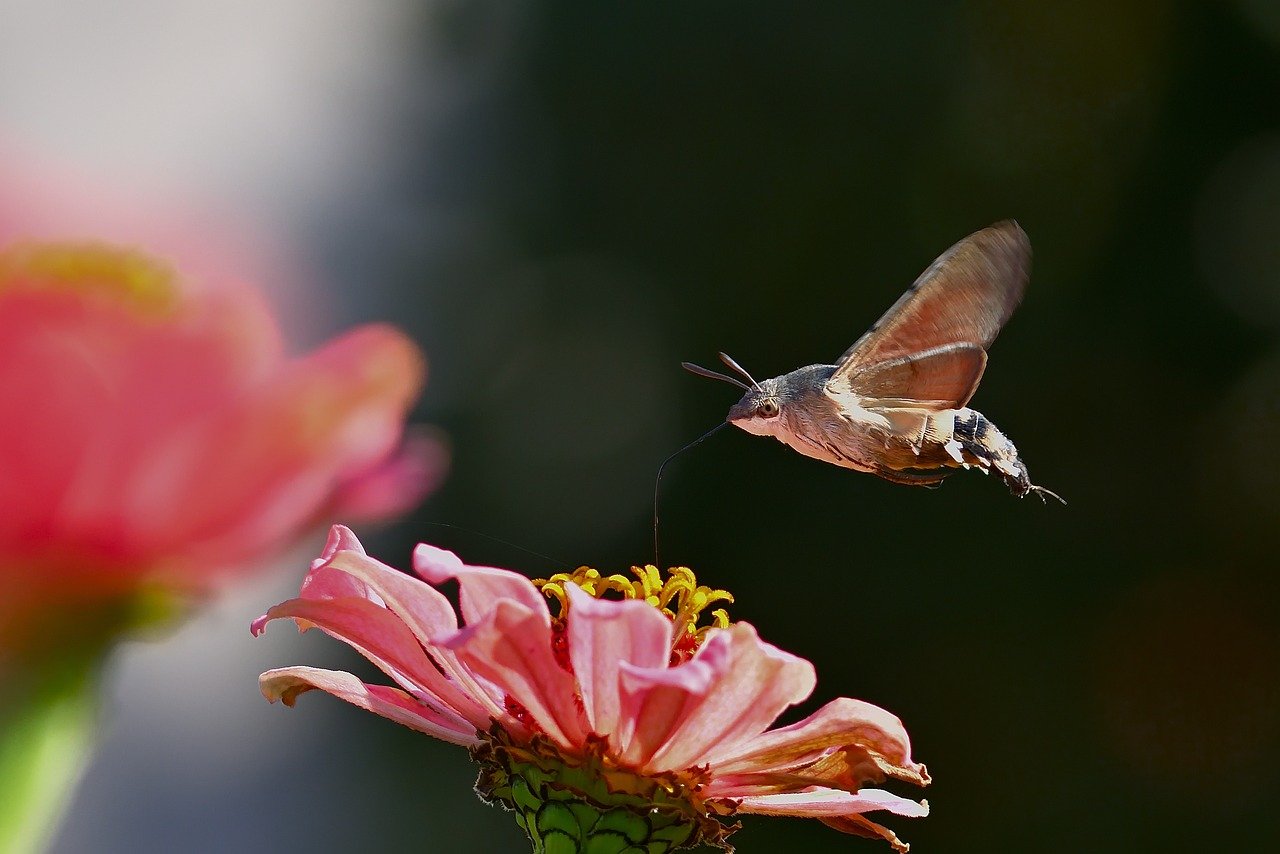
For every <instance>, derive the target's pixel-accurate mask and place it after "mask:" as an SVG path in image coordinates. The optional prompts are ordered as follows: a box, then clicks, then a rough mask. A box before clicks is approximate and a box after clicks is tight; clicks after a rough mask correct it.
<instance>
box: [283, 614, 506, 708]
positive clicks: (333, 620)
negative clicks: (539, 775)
mask: <svg viewBox="0 0 1280 854" xmlns="http://www.w3.org/2000/svg"><path fill="white" fill-rule="evenodd" d="M281 617H292V618H293V619H294V620H295V621H297V622H298V625H299V627H300V628H301V629H303V630H305V629H307V628H310V627H311V626H318V627H319V628H320V629H322V630H323V631H324V632H325V633H326V634H329V635H331V636H333V637H335V638H337V639H339V640H341V641H343V642H344V643H347V644H349V645H350V646H351V647H353V648H354V649H356V650H357V651H358V652H359V653H360V654H361V655H363V656H364V657H365V658H367V659H369V660H370V661H371V662H373V664H374V665H376V666H377V667H378V669H379V670H381V671H382V672H384V673H386V674H387V675H388V676H390V677H391V678H392V679H394V680H395V681H396V682H398V683H399V684H400V685H401V686H403V687H405V688H407V689H409V690H410V691H411V692H412V693H413V694H414V695H415V696H418V697H419V698H420V699H422V698H425V699H428V700H430V701H431V702H433V703H437V704H439V705H440V706H442V707H446V708H450V709H451V710H452V711H453V712H455V713H456V714H457V715H459V716H460V717H462V718H464V719H466V720H468V721H470V722H471V723H472V724H473V725H474V726H476V727H480V726H487V724H488V719H489V710H488V709H487V708H486V707H483V706H481V704H480V703H479V702H478V701H477V699H476V698H475V697H472V696H471V695H469V694H467V693H465V692H463V691H461V690H460V689H459V688H458V686H457V685H455V684H454V683H452V682H450V681H449V680H448V679H446V678H445V676H444V675H443V674H442V673H441V672H440V671H439V670H437V669H436V667H435V665H433V664H432V662H431V660H430V659H428V658H427V655H426V653H424V652H423V650H422V647H421V646H420V645H419V644H418V641H417V639H416V638H415V637H414V636H413V633H412V632H410V631H409V629H408V628H407V627H406V626H405V624H404V623H403V622H401V621H400V620H399V619H398V618H397V617H396V616H395V615H394V614H392V613H391V612H390V611H388V610H387V609H385V608H382V607H379V606H377V605H375V604H373V603H372V602H370V601H368V600H367V599H356V598H348V599H325V600H316V599H290V600H288V601H287V602H282V603H280V604H279V605H276V606H275V607H274V608H271V609H270V610H269V611H267V614H266V618H267V619H271V620H273V619H278V618H281ZM446 698H447V699H446Z"/></svg>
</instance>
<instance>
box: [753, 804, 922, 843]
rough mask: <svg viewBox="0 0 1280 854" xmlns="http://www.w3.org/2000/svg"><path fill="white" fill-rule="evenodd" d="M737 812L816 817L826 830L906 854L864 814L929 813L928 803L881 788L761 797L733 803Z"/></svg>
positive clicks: (893, 836)
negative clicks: (878, 842) (880, 842)
mask: <svg viewBox="0 0 1280 854" xmlns="http://www.w3.org/2000/svg"><path fill="white" fill-rule="evenodd" d="M735 803H736V804H737V811H738V812H740V813H757V814H759V815H789V816H798V817H801V818H817V819H820V820H821V821H822V823H823V824H826V825H827V826H829V827H833V828H835V829H836V830H839V831H842V832H844V833H851V834H853V835H855V836H866V837H870V838H873V839H877V838H878V839H883V840H885V841H886V842H888V843H889V844H890V845H892V846H893V850H894V851H896V852H898V854H906V852H907V851H908V850H910V848H911V846H910V845H907V844H906V843H905V842H903V841H902V840H901V839H899V838H898V836H897V834H895V833H894V832H893V831H892V830H890V829H889V828H887V827H884V826H882V825H879V824H876V823H875V822H874V821H871V820H869V819H867V818H866V817H865V816H864V815H862V814H863V813H866V812H872V811H874V810H888V811H889V812H892V813H896V814H898V815H905V816H911V817H913V818H919V817H923V816H926V815H928V814H929V804H928V802H927V801H920V802H916V801H912V800H909V799H907V798H900V797H898V796H897V795H894V794H892V793H890V792H885V791H882V790H880V789H863V790H862V791H860V792H857V793H856V794H854V793H850V792H842V791H839V790H836V789H821V788H817V789H813V790H811V791H808V792H792V793H789V794H782V795H762V796H760V797H752V798H743V799H741V800H740V801H735Z"/></svg>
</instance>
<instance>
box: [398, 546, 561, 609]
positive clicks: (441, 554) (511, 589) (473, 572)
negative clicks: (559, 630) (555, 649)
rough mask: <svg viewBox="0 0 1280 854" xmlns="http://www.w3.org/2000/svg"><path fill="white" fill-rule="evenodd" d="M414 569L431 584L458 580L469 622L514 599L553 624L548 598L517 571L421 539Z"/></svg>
mask: <svg viewBox="0 0 1280 854" xmlns="http://www.w3.org/2000/svg"><path fill="white" fill-rule="evenodd" d="M413 569H414V571H415V572H417V573H418V575H421V576H422V577H423V578H425V579H426V580H427V581H429V582H431V583H432V584H441V583H443V582H445V581H448V580H450V579H455V578H456V579H457V580H458V588H459V591H458V604H459V605H460V606H461V608H462V619H463V620H465V621H466V623H467V625H469V626H470V625H473V624H475V623H478V622H480V621H481V620H482V619H484V617H485V616H486V615H487V614H489V613H490V612H491V611H492V610H493V609H494V608H495V607H496V606H497V605H498V603H499V602H504V601H515V602H518V603H519V604H521V605H523V606H524V607H525V608H526V609H528V610H529V611H530V612H531V613H534V614H537V615H539V616H540V618H541V620H542V622H543V624H544V625H546V626H547V627H550V626H551V613H550V612H549V611H548V610H547V601H546V599H544V598H543V597H542V594H541V593H539V592H538V588H536V587H534V586H533V584H532V583H530V581H529V579H527V578H525V577H524V576H523V575H520V574H519V573H516V572H511V571H509V570H506V569H497V568H495V567H491V566H467V565H466V564H464V563H463V562H462V561H461V560H460V559H459V558H458V556H457V555H455V554H454V553H453V552H451V551H448V550H446V549H440V548H436V547H435V546H429V545H427V544H426V543H419V544H418V547H417V548H415V549H414V550H413Z"/></svg>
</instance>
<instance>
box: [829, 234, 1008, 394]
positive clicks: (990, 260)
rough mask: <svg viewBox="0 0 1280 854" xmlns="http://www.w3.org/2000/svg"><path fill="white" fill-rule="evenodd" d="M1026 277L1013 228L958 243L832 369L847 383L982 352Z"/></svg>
mask: <svg viewBox="0 0 1280 854" xmlns="http://www.w3.org/2000/svg"><path fill="white" fill-rule="evenodd" d="M1030 273H1031V242H1030V241H1029V240H1028V239H1027V235H1026V232H1024V231H1023V230H1022V228H1021V227H1020V226H1019V225H1018V224H1017V223H1016V222H1014V221H1013V220H1005V221H1003V222H998V223H996V224H995V225H992V226H989V227H987V228H984V229H982V230H981V231H978V232H975V233H973V234H971V235H969V236H968V237H966V238H964V239H963V240H961V241H959V242H958V243H956V244H955V245H954V246H952V247H951V248H950V249H948V250H947V251H946V252H944V253H942V255H940V256H938V258H937V260H935V261H934V262H933V264H931V265H930V266H929V269H927V270H925V271H924V273H922V274H921V275H920V277H919V278H918V279H916V281H915V283H914V284H912V286H911V287H910V288H908V289H907V291H906V293H904V294H903V295H902V296H901V297H899V298H898V301H897V302H895V303H894V304H893V305H892V306H891V307H890V308H889V310H888V311H887V312H885V313H884V315H883V316H882V317H881V318H880V319H879V320H877V321H876V322H875V323H874V324H873V325H872V327H871V328H870V329H869V330H867V332H866V334H864V335H863V336H862V337H861V338H859V339H858V340H857V342H855V343H854V345H853V346H852V347H850V348H849V349H848V350H846V351H845V353H844V354H843V355H842V356H841V357H840V359H839V360H838V361H837V362H836V375H837V376H849V375H852V374H855V373H857V372H858V371H860V370H862V369H864V368H867V367H869V366H872V365H876V364H879V363H881V362H887V361H890V360H892V359H897V358H901V357H903V356H910V355H913V354H917V353H921V352H924V351H926V350H932V349H934V348H936V347H941V346H944V345H946V344H956V343H972V344H976V345H978V346H979V347H980V348H982V349H983V350H985V349H986V348H987V347H989V346H991V342H992V341H994V340H995V338H996V335H997V334H998V333H999V332H1000V328H1001V327H1002V326H1004V324H1005V322H1006V321H1007V320H1008V319H1009V317H1010V316H1011V315H1012V314H1013V310H1014V309H1015V308H1017V307H1018V303H1019V302H1021V301H1022V294H1023V292H1024V291H1025V290H1026V286H1027V279H1028V278H1029V276H1030Z"/></svg>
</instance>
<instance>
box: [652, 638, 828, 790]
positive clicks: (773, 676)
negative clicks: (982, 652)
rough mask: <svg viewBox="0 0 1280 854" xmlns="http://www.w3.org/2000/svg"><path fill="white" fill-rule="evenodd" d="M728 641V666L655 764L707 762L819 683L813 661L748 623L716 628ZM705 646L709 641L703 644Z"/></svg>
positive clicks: (751, 734)
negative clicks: (767, 639)
mask: <svg viewBox="0 0 1280 854" xmlns="http://www.w3.org/2000/svg"><path fill="white" fill-rule="evenodd" d="M720 636H725V637H727V638H728V643H729V658H730V661H729V665H728V667H727V668H726V669H725V670H724V672H723V674H722V676H721V678H719V679H718V680H716V683H715V684H714V685H713V686H712V687H711V689H710V690H709V691H708V692H707V694H706V696H704V697H703V698H702V699H701V701H700V702H699V703H698V704H697V705H696V706H694V707H692V708H688V709H686V713H685V716H684V719H683V720H682V721H681V722H680V725H679V727H678V728H677V729H676V730H675V732H673V733H672V734H671V738H670V739H669V740H668V742H667V743H666V744H665V745H664V746H663V747H662V748H661V749H660V750H659V751H658V752H657V753H655V754H654V755H653V757H652V759H651V760H650V765H651V767H653V768H655V769H661V770H679V769H682V768H688V767H691V766H693V765H698V764H702V763H704V762H705V761H706V757H707V756H708V755H709V754H711V753H713V752H714V751H715V750H716V749H717V748H723V749H731V748H732V746H733V745H736V744H738V743H739V742H741V741H742V740H744V739H753V738H755V737H756V736H758V735H759V734H760V733H762V732H764V731H765V729H766V728H767V727H768V726H769V725H770V724H771V723H773V721H774V720H775V719H776V718H777V717H778V715H779V714H781V713H782V711H783V710H784V709H786V708H787V707H788V706H792V705H794V704H796V703H799V702H801V701H803V700H804V699H805V698H806V697H808V696H809V694H810V693H811V692H812V691H813V687H814V685H815V684H816V681H817V679H816V676H815V675H814V669H813V665H812V664H810V663H809V662H808V661H805V660H804V659H803V658H799V657H797V656H794V655H791V654H790V653H787V652H783V651H782V650H780V649H778V648H777V647H775V646H772V645H770V644H767V643H764V642H763V641H761V640H760V638H759V636H757V634H756V630H755V629H754V628H753V627H752V626H751V625H750V624H748V623H737V624H735V625H734V626H732V627H730V628H728V629H724V630H722V631H721V632H717V633H716V634H715V635H714V636H713V637H712V638H711V639H709V640H708V643H710V641H711V640H714V639H715V638H716V637H720ZM704 648H705V646H704Z"/></svg>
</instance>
